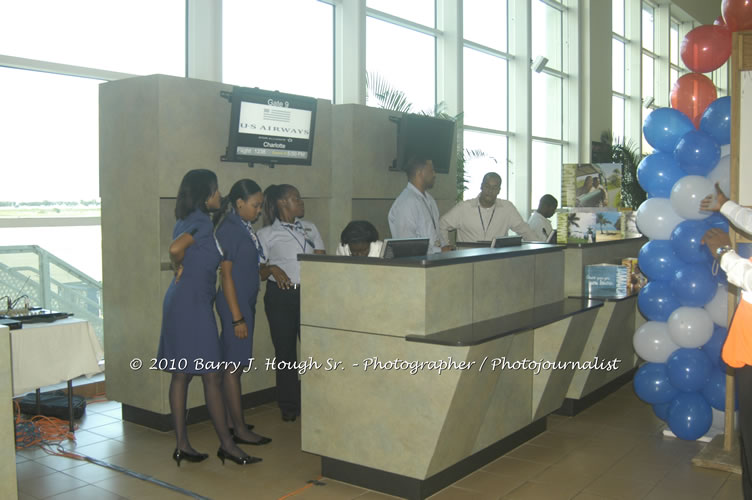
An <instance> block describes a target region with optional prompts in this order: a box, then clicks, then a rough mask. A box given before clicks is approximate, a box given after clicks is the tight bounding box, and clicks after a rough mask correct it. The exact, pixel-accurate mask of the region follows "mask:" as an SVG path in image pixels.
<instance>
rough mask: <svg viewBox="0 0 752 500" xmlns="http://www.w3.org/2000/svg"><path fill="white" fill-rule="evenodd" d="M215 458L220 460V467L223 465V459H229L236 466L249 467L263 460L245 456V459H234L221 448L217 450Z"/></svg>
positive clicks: (233, 456)
mask: <svg viewBox="0 0 752 500" xmlns="http://www.w3.org/2000/svg"><path fill="white" fill-rule="evenodd" d="M217 457H218V458H219V459H220V460H222V465H224V464H225V458H229V459H230V460H232V461H233V462H235V463H236V464H238V465H250V464H255V463H257V462H261V460H263V459H262V458H259V457H252V456H250V455H246V456H245V457H236V456H235V455H230V454H229V453H227V452H226V451H225V450H223V449H222V447H221V446H220V447H219V449H218V450H217Z"/></svg>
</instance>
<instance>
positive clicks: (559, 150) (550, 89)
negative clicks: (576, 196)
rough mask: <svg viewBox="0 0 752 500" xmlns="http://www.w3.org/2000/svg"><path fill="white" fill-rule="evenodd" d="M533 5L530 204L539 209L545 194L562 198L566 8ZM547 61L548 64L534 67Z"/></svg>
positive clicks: (553, 4) (546, 3) (536, 1)
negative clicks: (564, 28)
mask: <svg viewBox="0 0 752 500" xmlns="http://www.w3.org/2000/svg"><path fill="white" fill-rule="evenodd" d="M531 8H532V22H531V30H532V39H533V45H532V54H531V56H532V60H533V64H534V69H533V71H532V78H531V79H532V90H531V102H532V115H531V122H532V140H533V144H532V158H531V165H532V177H531V178H532V182H531V194H530V205H531V208H537V206H538V201H539V200H540V198H541V196H543V195H544V194H553V195H554V196H556V198H557V199H558V198H559V193H560V192H561V165H562V163H563V151H564V140H563V139H564V138H563V133H562V127H563V109H564V93H563V90H564V80H565V78H566V76H567V75H566V73H564V71H563V70H564V68H563V49H562V47H563V46H564V39H563V22H564V13H565V7H564V5H563V4H561V3H558V2H552V1H544V0H534V1H533V2H532V5H531ZM541 58H544V59H543V60H547V61H546V64H545V66H535V63H536V62H538V61H541Z"/></svg>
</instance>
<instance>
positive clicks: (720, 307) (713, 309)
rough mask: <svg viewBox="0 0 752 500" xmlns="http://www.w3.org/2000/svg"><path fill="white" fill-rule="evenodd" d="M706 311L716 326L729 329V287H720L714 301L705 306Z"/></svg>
mask: <svg viewBox="0 0 752 500" xmlns="http://www.w3.org/2000/svg"><path fill="white" fill-rule="evenodd" d="M705 310H706V311H708V314H710V318H711V319H712V320H713V323H715V324H716V325H721V326H723V327H728V287H727V286H726V285H721V284H719V285H718V289H717V290H716V292H715V296H714V297H713V299H712V300H711V301H710V302H708V303H707V304H705Z"/></svg>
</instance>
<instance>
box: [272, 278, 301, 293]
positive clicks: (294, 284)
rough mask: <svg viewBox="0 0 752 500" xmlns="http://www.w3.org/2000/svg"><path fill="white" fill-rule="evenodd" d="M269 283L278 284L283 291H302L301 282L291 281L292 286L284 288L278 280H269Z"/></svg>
mask: <svg viewBox="0 0 752 500" xmlns="http://www.w3.org/2000/svg"><path fill="white" fill-rule="evenodd" d="M269 283H273V284H274V286H276V287H277V288H279V289H280V290H283V291H290V290H293V291H300V283H290V286H289V287H288V288H282V287H281V286H279V284H278V283H277V282H276V281H272V280H269Z"/></svg>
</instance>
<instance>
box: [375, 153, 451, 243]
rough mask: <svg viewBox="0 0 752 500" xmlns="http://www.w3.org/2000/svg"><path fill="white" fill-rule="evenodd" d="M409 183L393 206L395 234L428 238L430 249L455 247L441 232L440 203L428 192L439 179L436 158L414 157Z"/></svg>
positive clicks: (391, 223)
mask: <svg viewBox="0 0 752 500" xmlns="http://www.w3.org/2000/svg"><path fill="white" fill-rule="evenodd" d="M405 172H406V173H407V180H408V183H407V186H406V187H405V189H403V190H402V192H401V193H400V195H399V196H398V197H397V199H396V200H394V203H393V204H392V208H390V209H389V230H390V231H391V233H392V238H428V241H429V244H428V253H437V252H446V251H448V250H451V247H450V246H449V241H448V240H447V239H445V238H443V237H442V236H441V233H440V232H439V207H438V206H437V205H436V200H434V199H433V196H431V195H430V194H429V193H428V190H429V189H431V188H432V187H433V185H434V182H435V181H436V172H435V171H434V169H433V161H431V160H428V159H425V158H417V157H413V158H411V159H410V160H409V161H408V162H407V165H406V166H405Z"/></svg>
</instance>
